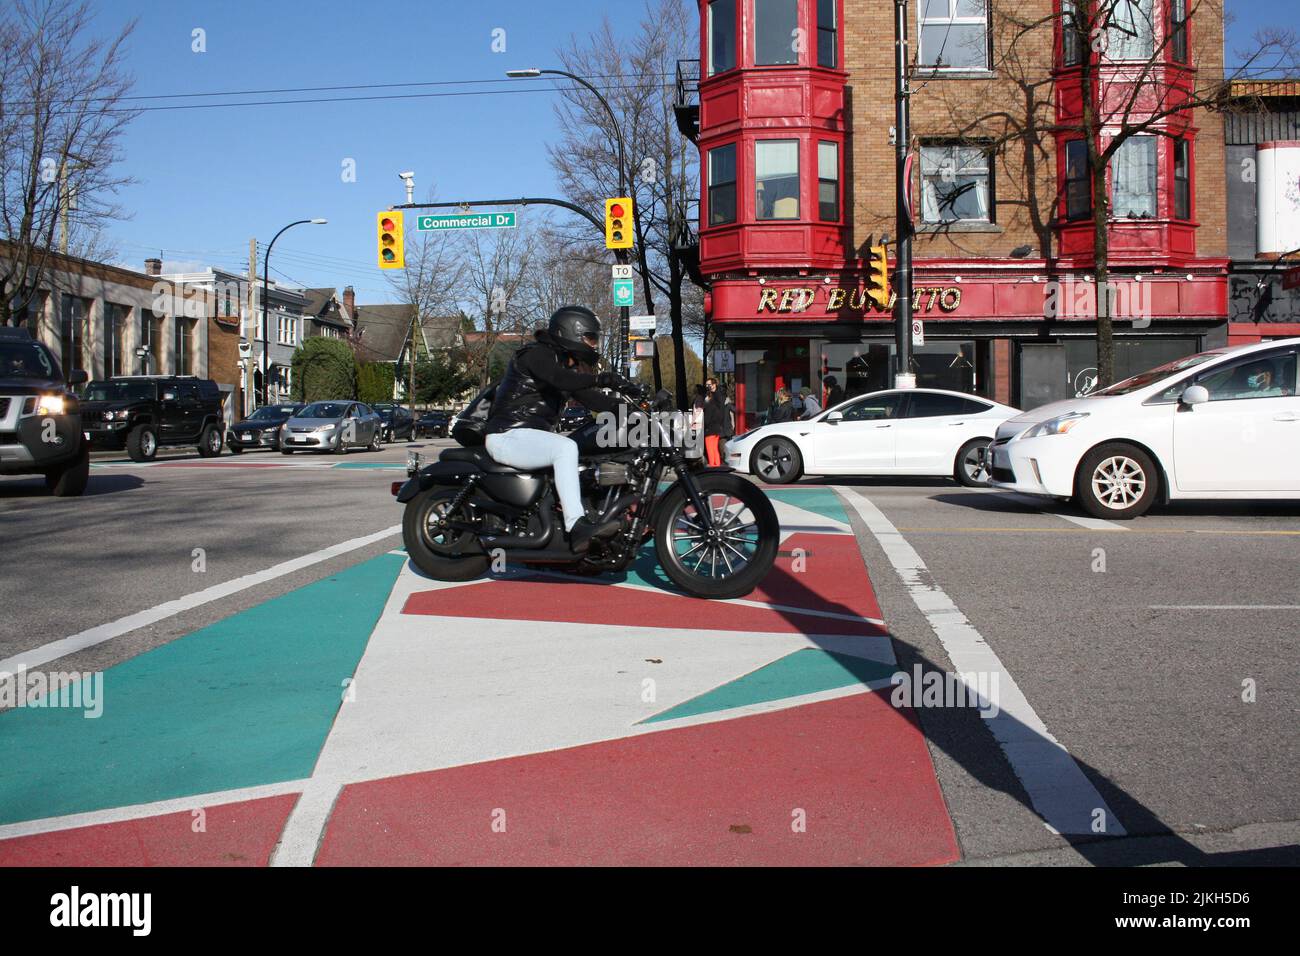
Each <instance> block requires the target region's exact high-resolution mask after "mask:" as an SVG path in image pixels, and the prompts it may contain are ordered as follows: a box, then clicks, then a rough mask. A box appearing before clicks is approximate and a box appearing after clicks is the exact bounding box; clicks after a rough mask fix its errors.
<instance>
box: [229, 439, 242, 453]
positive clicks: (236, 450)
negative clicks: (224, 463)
mask: <svg viewBox="0 0 1300 956" xmlns="http://www.w3.org/2000/svg"><path fill="white" fill-rule="evenodd" d="M226 447H227V448H229V449H230V453H231V454H232V455H242V454H243V453H244V449H243V448H241V447H240V446H239V445H236V444H235V443H234V442H226Z"/></svg>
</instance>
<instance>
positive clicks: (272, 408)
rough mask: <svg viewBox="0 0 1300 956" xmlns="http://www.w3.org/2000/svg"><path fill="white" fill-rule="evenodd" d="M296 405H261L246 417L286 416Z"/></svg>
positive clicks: (291, 412)
mask: <svg viewBox="0 0 1300 956" xmlns="http://www.w3.org/2000/svg"><path fill="white" fill-rule="evenodd" d="M297 407H298V406H296V405H263V406H262V407H261V408H259V409H258V410H257V411H255V412H253V414H251V415H249V416H248V417H249V419H250V420H252V419H254V418H288V417H289V416H290V415H292V414H293V410H294V409H295V408H297Z"/></svg>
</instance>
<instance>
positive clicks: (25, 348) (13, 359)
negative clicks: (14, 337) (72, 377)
mask: <svg viewBox="0 0 1300 956" xmlns="http://www.w3.org/2000/svg"><path fill="white" fill-rule="evenodd" d="M58 377H59V373H58V369H57V366H56V365H55V364H54V359H53V358H52V357H51V356H50V353H49V352H47V351H45V349H43V348H42V347H41V346H39V345H37V344H36V343H35V342H0V378H45V379H54V378H58Z"/></svg>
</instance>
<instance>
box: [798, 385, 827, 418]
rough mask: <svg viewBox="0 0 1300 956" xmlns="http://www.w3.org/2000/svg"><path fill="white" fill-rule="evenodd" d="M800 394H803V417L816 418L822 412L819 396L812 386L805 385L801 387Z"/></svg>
mask: <svg viewBox="0 0 1300 956" xmlns="http://www.w3.org/2000/svg"><path fill="white" fill-rule="evenodd" d="M799 394H800V395H802V396H803V417H804V418H805V419H809V418H816V417H817V416H818V415H820V414H821V413H822V406H821V403H820V402H818V401H817V396H816V395H814V394H813V391H812V389H811V388H809V387H808V386H807V385H805V386H804V387H803V388H802V389H800V391H799Z"/></svg>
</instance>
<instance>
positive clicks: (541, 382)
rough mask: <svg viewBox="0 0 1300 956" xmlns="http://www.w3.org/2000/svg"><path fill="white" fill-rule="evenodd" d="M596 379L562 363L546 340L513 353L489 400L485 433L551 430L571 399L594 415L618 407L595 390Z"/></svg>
mask: <svg viewBox="0 0 1300 956" xmlns="http://www.w3.org/2000/svg"><path fill="white" fill-rule="evenodd" d="M596 381H597V378H596V376H595V375H594V374H592V373H590V372H582V371H579V370H578V369H576V368H570V367H569V366H568V365H566V364H565V361H564V359H563V358H562V357H561V355H560V354H559V352H558V351H557V350H556V349H555V348H553V347H552V346H551V345H549V344H547V342H546V340H545V338H542V337H539V341H537V342H532V343H529V344H528V345H525V346H524V347H523V348H521V349H520V350H519V351H518V352H516V353H515V355H514V358H512V359H511V360H510V366H509V367H508V368H507V369H506V374H505V375H504V376H502V378H501V384H500V385H498V386H497V391H496V396H495V397H494V398H493V399H492V412H491V414H490V415H489V416H488V420H487V425H486V427H485V429H484V432H485V434H488V435H495V434H497V433H498V432H504V431H509V430H510V429H512V428H538V429H541V430H542V431H554V430H555V425H556V423H557V422H558V421H559V420H560V413H561V412H562V411H563V410H564V405H565V403H566V402H567V401H568V400H569V397H570V396H572V397H574V398H576V399H577V400H578V401H580V402H581V403H582V404H583V405H585V406H586V407H587V408H588V409H589V410H590V411H593V412H608V411H614V410H616V409H617V408H618V400H617V399H615V398H614V397H613V396H612V395H610V394H609V393H608V392H606V391H603V390H602V389H599V388H597V387H596Z"/></svg>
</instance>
